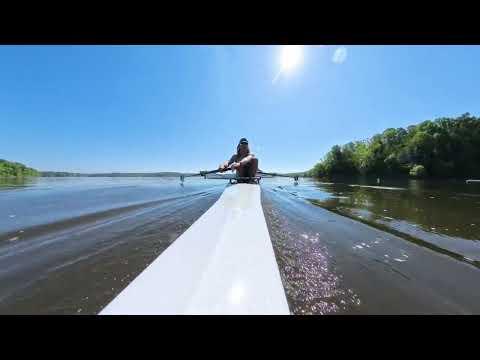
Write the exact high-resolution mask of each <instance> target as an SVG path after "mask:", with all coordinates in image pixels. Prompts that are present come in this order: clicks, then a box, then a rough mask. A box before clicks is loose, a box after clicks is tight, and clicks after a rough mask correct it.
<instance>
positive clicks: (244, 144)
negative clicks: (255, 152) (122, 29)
mask: <svg viewBox="0 0 480 360" xmlns="http://www.w3.org/2000/svg"><path fill="white" fill-rule="evenodd" d="M237 154H238V155H242V156H246V155H248V154H250V148H249V147H248V140H247V139H245V138H241V139H240V141H239V142H238V145H237Z"/></svg>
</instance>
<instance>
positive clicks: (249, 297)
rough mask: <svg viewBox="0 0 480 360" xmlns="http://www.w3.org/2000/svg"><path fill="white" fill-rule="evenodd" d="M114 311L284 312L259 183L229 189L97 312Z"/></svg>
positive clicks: (283, 294)
mask: <svg viewBox="0 0 480 360" xmlns="http://www.w3.org/2000/svg"><path fill="white" fill-rule="evenodd" d="M115 314H125V315H142V314H166V315H167V314H184V315H198V314H204V315H210V314H236V315H243V314H244V315H255V314H284V315H287V314H289V308H288V303H287V300H286V297H285V292H284V288H283V285H282V281H281V278H280V273H279V270H278V266H277V262H276V260H275V254H274V251H273V247H272V243H271V240H270V236H269V233H268V229H267V225H266V222H265V217H264V214H263V210H262V205H261V201H260V186H259V185H256V184H243V183H239V184H235V185H229V186H227V187H226V188H225V190H224V191H223V193H222V195H221V196H220V198H219V199H218V200H217V201H216V202H215V203H214V204H213V206H212V207H211V208H210V209H208V210H207V211H206V212H205V213H204V214H203V215H202V216H201V217H200V218H199V219H198V220H197V221H196V222H195V223H193V224H192V226H190V227H189V228H188V229H187V230H186V231H185V232H184V233H183V234H182V235H181V236H180V237H179V238H178V239H177V240H176V241H175V242H174V243H173V244H172V245H170V246H169V247H168V248H167V249H166V250H165V251H164V252H163V253H162V254H161V255H160V256H159V257H158V258H157V259H156V260H154V261H153V262H152V263H151V264H150V265H149V266H148V267H147V268H146V269H145V270H144V271H143V272H142V273H141V274H140V275H139V276H138V277H137V278H135V279H134V280H133V281H132V282H131V283H130V284H129V285H128V286H127V287H126V288H125V289H124V290H123V291H122V292H121V293H120V294H119V295H118V296H117V297H115V298H114V299H113V300H112V302H110V303H109V304H108V305H107V306H106V307H105V308H104V309H103V310H102V311H101V312H100V315H115Z"/></svg>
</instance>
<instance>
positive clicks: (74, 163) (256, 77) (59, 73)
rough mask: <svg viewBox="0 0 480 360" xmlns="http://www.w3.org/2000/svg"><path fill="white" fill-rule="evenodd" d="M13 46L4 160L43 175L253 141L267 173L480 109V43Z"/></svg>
mask: <svg viewBox="0 0 480 360" xmlns="http://www.w3.org/2000/svg"><path fill="white" fill-rule="evenodd" d="M280 52H281V46H0V138H1V141H0V158H5V159H8V160H12V161H19V162H22V163H25V164H27V165H29V166H32V167H34V168H37V169H39V170H53V171H74V172H110V171H145V172H150V171H198V170H204V169H211V168H215V167H216V166H218V164H219V163H220V162H222V161H224V160H225V159H227V158H229V157H230V156H231V155H232V153H233V152H234V150H235V146H236V144H237V142H238V140H239V139H240V138H241V137H247V138H248V139H249V141H250V143H251V148H252V151H253V152H254V153H255V154H256V155H257V156H258V157H259V159H260V168H261V169H262V170H264V171H297V170H298V171H299V170H307V169H309V168H311V167H312V166H313V165H314V164H315V163H316V162H317V161H318V160H320V159H321V158H322V157H323V156H324V155H325V153H326V152H327V151H328V150H329V149H330V148H331V147H332V146H333V145H335V144H344V143H347V142H349V141H351V140H361V139H364V138H367V137H370V136H372V135H373V134H375V133H378V132H381V131H383V130H384V129H386V128H388V127H405V126H408V125H412V124H416V123H419V122H421V121H423V120H427V119H434V118H436V117H440V116H457V115H460V114H462V113H465V112H470V113H471V114H472V115H475V116H479V115H480V101H479V99H480V94H479V93H480V91H479V84H480V71H479V68H478V64H480V46H348V45H346V46H340V45H339V46H305V47H304V57H303V62H302V63H301V64H300V65H299V66H298V67H296V68H294V69H293V70H292V71H291V72H288V73H287V72H284V73H281V74H280V76H279V77H278V78H277V79H276V81H275V82H273V79H274V78H275V76H276V75H277V74H278V72H279V68H280V63H279V57H280Z"/></svg>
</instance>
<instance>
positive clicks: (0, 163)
mask: <svg viewBox="0 0 480 360" xmlns="http://www.w3.org/2000/svg"><path fill="white" fill-rule="evenodd" d="M28 176H39V172H38V171H37V170H35V169H32V168H29V167H27V166H25V165H24V164H21V163H18V162H10V161H7V160H4V159H0V178H7V177H28Z"/></svg>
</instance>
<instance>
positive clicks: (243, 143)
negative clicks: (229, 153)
mask: <svg viewBox="0 0 480 360" xmlns="http://www.w3.org/2000/svg"><path fill="white" fill-rule="evenodd" d="M238 143H239V144H241V145H248V140H247V139H245V138H241V139H240V141H239V142H238Z"/></svg>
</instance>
